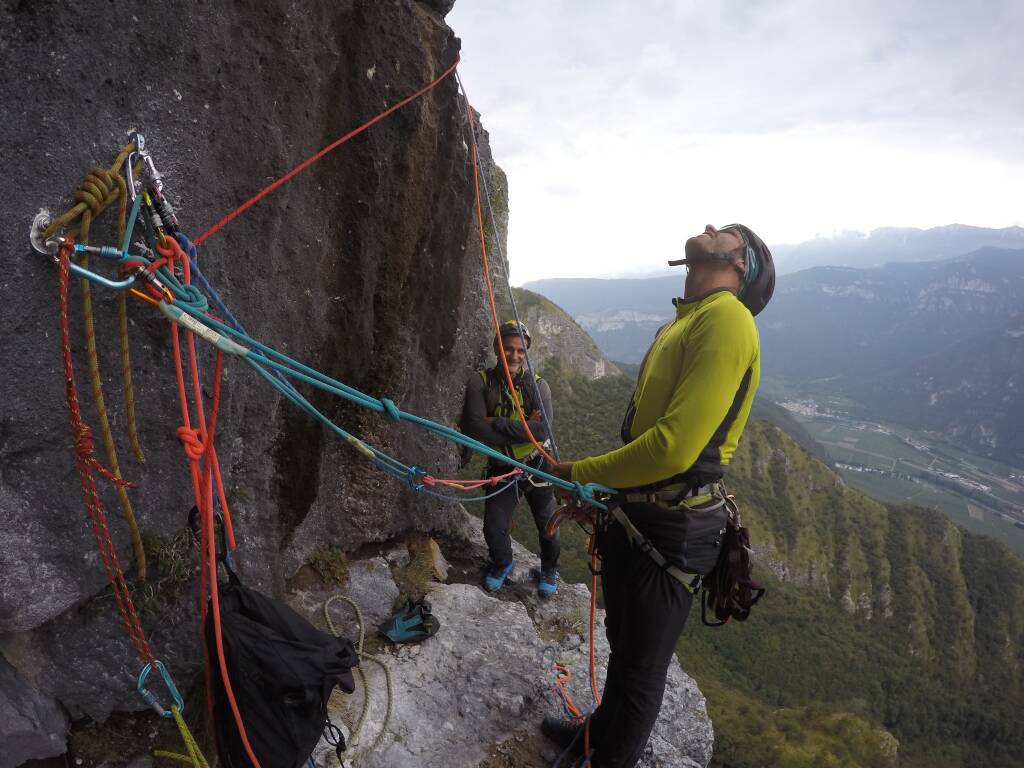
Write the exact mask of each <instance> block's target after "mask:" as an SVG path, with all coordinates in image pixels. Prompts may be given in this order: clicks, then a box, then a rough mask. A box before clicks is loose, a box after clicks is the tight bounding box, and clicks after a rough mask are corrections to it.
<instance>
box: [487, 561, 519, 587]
mask: <svg viewBox="0 0 1024 768" xmlns="http://www.w3.org/2000/svg"><path fill="white" fill-rule="evenodd" d="M514 567H515V563H509V564H508V565H492V566H491V567H490V568H488V569H487V573H486V574H485V575H484V589H486V590H487V591H488V592H497V591H498V590H499V589H501V586H502V585H503V584H504V583H505V579H507V578H508V577H509V574H511V573H512V569H513V568H514Z"/></svg>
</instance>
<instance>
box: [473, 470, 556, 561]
mask: <svg viewBox="0 0 1024 768" xmlns="http://www.w3.org/2000/svg"><path fill="white" fill-rule="evenodd" d="M507 471H508V468H507V467H505V468H498V469H495V470H493V473H494V474H500V473H503V472H507ZM513 484H514V485H515V487H514V488H506V490H505V491H504V492H502V493H499V494H498V495H497V496H494V497H492V498H490V499H488V500H487V501H485V502H484V539H486V541H487V551H488V553H489V554H490V557H491V563H492V564H493V565H496V566H499V567H500V566H505V565H508V564H509V563H511V562H512V540H511V538H510V535H511V534H510V532H511V530H512V516H513V515H514V514H515V511H516V505H517V503H518V502H519V498H520V496H526V502H527V504H529V505H530V511H531V512H532V513H533V522H534V523H535V524H536V526H537V533H538V534H539V536H540V565H541V568H542V569H544V570H545V571H547V570H554V569H556V568H558V555H559V553H560V552H561V549H562V544H561V541H560V540H559V537H558V533H555V535H554V536H548V535H547V533H546V531H545V529H546V528H547V524H548V521H549V520H550V519H551V515H552V513H553V512H554V511H555V492H554V490H552V488H551V487H550V486H547V487H544V488H535V487H534V486H533V485H531V484H530V481H529V480H526V479H525V478H520V479H519V480H518V481H513ZM492 492H493V491H492Z"/></svg>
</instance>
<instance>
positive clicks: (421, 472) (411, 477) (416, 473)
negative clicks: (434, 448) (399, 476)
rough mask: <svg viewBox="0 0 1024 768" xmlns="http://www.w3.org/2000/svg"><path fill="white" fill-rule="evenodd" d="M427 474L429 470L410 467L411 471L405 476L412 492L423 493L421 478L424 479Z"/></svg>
mask: <svg viewBox="0 0 1024 768" xmlns="http://www.w3.org/2000/svg"><path fill="white" fill-rule="evenodd" d="M426 474H427V470H425V469H420V468H419V467H417V466H415V465H413V466H411V467H409V471H408V472H407V473H406V475H405V482H406V483H407V484H408V486H409V487H410V488H411V489H412V490H414V491H422V490H423V488H424V484H423V483H422V482H421V481H420V478H421V477H424V476H425V475H426Z"/></svg>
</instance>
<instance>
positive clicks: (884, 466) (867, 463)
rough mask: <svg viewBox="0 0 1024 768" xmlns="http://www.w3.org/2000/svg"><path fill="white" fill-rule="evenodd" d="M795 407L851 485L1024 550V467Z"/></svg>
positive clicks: (925, 438)
mask: <svg viewBox="0 0 1024 768" xmlns="http://www.w3.org/2000/svg"><path fill="white" fill-rule="evenodd" d="M784 405H785V406H787V407H789V409H790V410H791V412H792V413H793V415H794V416H795V417H796V418H797V419H798V420H799V421H800V423H801V424H802V425H803V426H804V428H805V429H806V430H807V431H808V432H810V434H811V435H812V436H813V437H814V438H815V439H816V440H817V441H818V442H820V443H821V444H822V445H824V446H825V448H826V449H827V450H828V452H829V454H830V455H831V457H832V458H833V460H834V461H835V462H836V465H837V468H838V470H839V472H840V473H841V474H842V476H843V479H844V480H846V482H847V483H849V484H850V485H851V486H852V487H854V488H856V489H857V490H859V491H863V492H864V493H867V494H869V495H871V496H874V497H876V498H878V499H881V500H883V501H889V502H894V503H908V504H916V505H918V506H923V507H932V508H934V509H938V510H940V511H942V512H944V513H945V514H946V515H947V516H949V518H950V519H952V520H953V521H954V522H956V523H957V524H958V525H960V526H962V527H964V528H966V529H967V530H969V531H973V532H975V533H980V534H984V535H987V536H992V537H993V538H996V539H998V540H999V541H1002V542H1003V543H1004V544H1006V545H1007V546H1009V547H1010V549H1012V550H1013V551H1014V552H1016V553H1017V554H1018V555H1020V556H1021V557H1024V528H1022V527H1020V526H1018V525H1017V523H1018V522H1019V523H1021V525H1024V469H1020V468H1017V467H1010V466H1008V465H1005V464H1001V463H999V462H996V461H992V460H990V459H986V458H983V457H978V456H973V455H971V454H968V453H965V452H964V451H962V450H960V449H958V448H955V447H952V446H949V445H947V444H945V443H940V442H938V441H936V440H934V439H933V438H930V437H929V436H927V435H921V434H919V433H914V432H910V431H909V430H905V429H902V428H896V427H890V426H886V425H881V424H872V423H869V422H861V421H851V420H847V419H845V418H843V417H842V416H838V415H835V412H831V413H830V412H823V411H819V410H817V409H816V408H814V407H813V406H802V407H801V406H794V405H793V404H784Z"/></svg>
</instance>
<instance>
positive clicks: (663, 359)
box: [542, 224, 775, 768]
mask: <svg viewBox="0 0 1024 768" xmlns="http://www.w3.org/2000/svg"><path fill="white" fill-rule="evenodd" d="M685 256H686V258H684V259H680V260H678V261H674V262H669V264H670V265H676V264H685V265H686V267H687V276H686V283H685V288H684V296H683V298H681V299H674V300H673V304H674V305H675V310H676V316H675V319H674V320H673V321H671V322H670V323H668V324H667V325H665V326H663V327H662V328H661V329H660V330H659V331H658V333H657V334H656V335H655V338H654V342H653V344H652V345H651V347H650V349H649V350H648V351H647V354H646V356H645V357H644V361H643V364H642V365H641V370H640V374H639V377H638V379H637V384H636V389H635V390H634V393H633V397H632V400H631V402H630V404H629V408H628V410H627V412H626V417H625V420H624V422H623V425H622V438H623V442H624V443H625V445H623V447H621V448H618V449H615V450H613V451H610V452H608V453H605V454H603V455H600V456H592V457H590V458H586V459H583V460H581V461H576V462H567V463H562V464H559V465H557V466H556V467H555V468H554V470H553V471H554V473H555V474H556V475H558V476H560V477H562V478H564V479H567V480H569V479H571V480H574V481H577V482H581V483H600V484H601V485H605V486H609V487H612V488H617V489H620V492H619V494H618V495H617V497H616V499H617V501H619V502H620V507H619V510H618V511H617V512H616V516H615V517H614V518H613V519H612V520H611V522H610V523H609V524H608V525H607V526H605V527H604V528H603V529H601V530H599V531H598V548H599V551H600V555H601V574H602V579H601V588H602V593H603V595H604V603H605V609H606V611H607V613H606V619H605V628H606V632H607V635H608V642H609V645H610V646H611V655H610V657H609V661H608V675H607V679H606V682H605V689H604V695H603V697H602V699H601V704H600V706H599V707H598V708H597V709H596V710H595V711H594V713H593V714H592V715H591V717H590V734H589V736H590V746H591V765H592V766H594V768H613V767H614V768H631V767H632V766H634V765H635V764H636V762H637V760H639V758H640V755H641V754H642V752H643V749H644V747H645V746H646V744H647V739H648V737H649V736H650V733H651V729H652V728H653V727H654V723H655V721H656V720H657V717H658V712H659V711H660V709H661V699H662V695H663V694H664V690H665V678H666V675H667V673H668V665H669V663H670V662H671V660H672V655H673V653H674V651H675V646H676V642H677V640H678V639H679V635H680V633H681V632H682V630H683V625H684V624H685V623H686V618H687V615H688V614H689V611H690V603H691V601H692V597H693V594H692V593H693V590H694V588H695V585H696V583H697V580H698V579H699V577H700V575H701V574H704V573H707V572H708V571H709V570H710V569H711V568H712V567H713V566H714V563H715V561H716V560H717V556H718V551H719V549H720V547H721V534H722V532H723V529H724V518H723V516H722V515H723V512H722V509H723V503H722V501H721V496H722V489H721V485H720V481H721V479H722V475H723V474H724V472H725V468H726V466H727V465H728V464H729V461H730V459H731V458H732V455H733V453H734V452H735V450H736V445H737V442H738V441H739V438H740V435H741V434H742V432H743V428H744V426H745V425H746V423H747V417H748V416H749V415H750V408H751V404H752V403H753V399H754V393H755V392H756V391H757V385H758V382H759V379H760V375H761V358H760V344H759V341H758V335H757V328H756V327H755V325H754V318H753V316H754V315H756V314H757V313H758V312H760V311H761V310H762V309H763V308H764V307H765V305H766V304H767V303H768V301H769V299H770V298H771V295H772V291H773V290H774V285H775V270H774V266H773V263H772V257H771V253H770V252H769V250H768V248H767V247H766V246H765V245H764V243H763V242H761V239H760V238H759V237H758V236H757V235H755V234H754V233H753V232H752V231H750V230H749V229H747V228H746V227H744V226H742V225H740V224H733V225H730V226H728V227H724V228H722V229H721V230H718V229H715V227H713V226H711V225H708V226H707V228H706V229H705V230H704V232H703V233H702V234H700V235H697V236H696V237H691V238H690V239H689V240H687V242H686V251H685ZM636 543H639V544H642V546H635V545H634V544H636ZM542 730H543V731H544V733H545V734H547V735H548V736H549V737H550V738H552V739H554V740H555V741H557V742H559V743H560V744H561V745H562V746H563V747H567V748H569V749H570V751H571V752H572V753H573V754H574V755H575V756H577V757H578V756H580V755H582V751H583V738H582V736H581V723H580V722H579V721H572V720H561V719H558V718H553V717H549V718H545V720H544V723H543V724H542ZM570 745H571V747H570Z"/></svg>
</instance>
